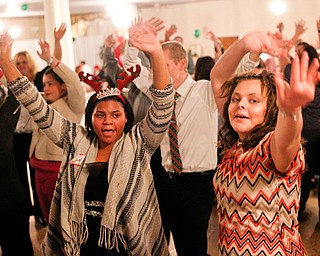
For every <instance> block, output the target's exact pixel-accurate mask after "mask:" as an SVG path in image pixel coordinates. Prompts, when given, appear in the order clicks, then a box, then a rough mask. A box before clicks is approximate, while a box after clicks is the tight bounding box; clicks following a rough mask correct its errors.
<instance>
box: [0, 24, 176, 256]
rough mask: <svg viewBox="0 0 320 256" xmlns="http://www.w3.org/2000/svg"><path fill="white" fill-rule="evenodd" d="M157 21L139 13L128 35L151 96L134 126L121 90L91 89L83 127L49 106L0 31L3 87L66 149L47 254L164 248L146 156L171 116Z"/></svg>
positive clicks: (164, 252)
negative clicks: (146, 69) (148, 66)
mask: <svg viewBox="0 0 320 256" xmlns="http://www.w3.org/2000/svg"><path fill="white" fill-rule="evenodd" d="M161 26H162V21H161V20H158V19H153V20H152V22H145V23H143V22H142V21H141V20H138V21H136V23H135V25H133V26H132V27H131V28H130V30H129V33H130V39H129V43H130V44H131V45H132V46H135V47H137V48H139V49H140V50H142V51H145V52H147V53H148V54H149V55H150V57H151V59H152V67H153V74H154V76H153V87H152V89H151V93H152V95H153V103H152V105H151V107H150V110H149V112H148V113H147V116H146V118H145V119H144V120H142V121H141V122H140V123H138V124H137V125H135V126H133V125H132V124H133V115H132V109H131V106H130V104H129V102H128V101H127V99H126V98H125V97H124V96H123V95H122V93H121V92H120V91H117V90H114V91H110V90H108V89H106V90H103V91H100V92H98V93H96V94H94V95H93V96H92V97H91V98H90V100H89V102H88V105H87V107H86V118H85V120H86V121H85V123H86V128H83V127H82V126H80V125H77V124H76V123H74V122H71V121H69V120H66V119H65V118H63V117H62V116H60V115H59V114H58V113H57V112H55V111H54V110H53V109H51V108H50V107H49V106H48V105H47V104H46V102H45V101H44V100H43V99H42V97H41V96H40V94H39V93H38V92H37V90H36V88H35V87H34V86H33V85H32V84H31V83H30V82H29V81H28V80H27V78H26V77H23V76H21V74H20V73H19V71H18V70H17V69H16V68H15V67H14V65H13V64H12V62H11V60H10V47H11V38H10V36H9V35H8V33H7V32H3V33H2V34H1V35H0V65H1V67H2V68H3V71H4V73H5V75H6V77H7V79H8V81H9V83H8V87H9V89H10V90H11V91H12V92H13V94H14V95H15V96H16V98H17V99H18V100H19V101H20V102H21V103H22V104H23V105H24V106H25V107H26V108H27V109H28V111H29V113H30V115H31V116H32V117H33V119H34V120H35V122H36V123H37V124H38V126H39V128H40V129H42V130H43V132H44V133H46V135H47V136H48V137H49V138H50V139H51V140H52V141H54V142H55V143H56V144H57V145H59V146H60V147H61V148H63V150H64V159H62V164H61V167H60V172H59V177H58V180H57V184H56V189H55V193H54V198H53V201H52V205H51V212H50V217H49V225H48V232H47V234H46V237H45V240H44V243H43V245H42V251H43V254H44V255H72V256H74V255H168V254H169V253H168V246H167V241H166V239H165V236H164V233H163V229H162V225H161V218H160V212H159V206H158V201H157V198H156V193H155V189H154V184H153V177H152V173H151V170H150V166H149V161H150V158H151V155H152V153H153V152H154V150H155V149H156V148H157V147H158V146H159V144H160V142H161V140H162V138H163V136H164V134H165V132H166V130H167V128H168V126H169V122H170V119H171V113H172V110H173V95H174V94H173V87H172V85H171V82H170V77H169V73H168V70H167V67H166V62H165V58H164V55H163V52H162V49H161V45H160V43H159V41H158V39H157V38H156V30H157V29H159V28H160V27H161Z"/></svg>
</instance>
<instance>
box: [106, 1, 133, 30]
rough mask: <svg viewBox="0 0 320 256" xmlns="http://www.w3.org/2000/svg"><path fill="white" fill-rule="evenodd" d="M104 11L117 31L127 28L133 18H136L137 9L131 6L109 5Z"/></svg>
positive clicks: (122, 4)
mask: <svg viewBox="0 0 320 256" xmlns="http://www.w3.org/2000/svg"><path fill="white" fill-rule="evenodd" d="M106 11H107V14H108V16H109V17H110V18H111V19H112V23H113V25H114V26H115V27H116V28H118V29H126V28H129V27H130V25H131V22H132V20H133V19H134V17H137V8H136V6H135V5H133V4H124V3H110V4H108V5H107V7H106Z"/></svg>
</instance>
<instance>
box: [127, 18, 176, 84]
mask: <svg viewBox="0 0 320 256" xmlns="http://www.w3.org/2000/svg"><path fill="white" fill-rule="evenodd" d="M162 24H163V21H162V20H160V19H157V18H154V19H153V20H152V21H148V22H142V19H140V18H137V19H136V20H135V23H134V25H133V26H132V27H131V28H129V45H130V46H134V47H136V48H138V49H139V50H141V51H144V52H146V53H148V54H149V56H150V58H151V63H152V64H151V65H152V71H153V87H154V88H155V89H158V90H163V89H165V88H166V87H167V85H168V84H169V83H170V76H169V72H168V68H167V64H166V60H165V57H164V54H163V51H162V47H161V44H160V41H159V40H158V38H157V30H158V28H159V27H162Z"/></svg>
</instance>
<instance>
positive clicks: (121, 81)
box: [117, 64, 141, 91]
mask: <svg viewBox="0 0 320 256" xmlns="http://www.w3.org/2000/svg"><path fill="white" fill-rule="evenodd" d="M127 71H129V72H130V73H131V75H128V73H127V72H126V71H125V70H124V71H122V72H121V73H120V74H119V76H120V77H123V79H117V84H118V89H119V90H120V91H122V89H123V88H124V87H125V86H126V85H127V84H128V83H130V82H131V81H133V80H134V79H135V78H136V77H138V76H139V75H140V72H141V67H140V65H138V64H137V65H136V71H133V67H130V68H128V69H127Z"/></svg>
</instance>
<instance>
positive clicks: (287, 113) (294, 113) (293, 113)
mask: <svg viewBox="0 0 320 256" xmlns="http://www.w3.org/2000/svg"><path fill="white" fill-rule="evenodd" d="M279 113H280V115H281V117H282V118H287V117H289V118H292V119H293V121H295V122H297V120H298V118H299V116H300V115H301V107H298V108H296V109H294V110H285V109H280V108H279Z"/></svg>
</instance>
